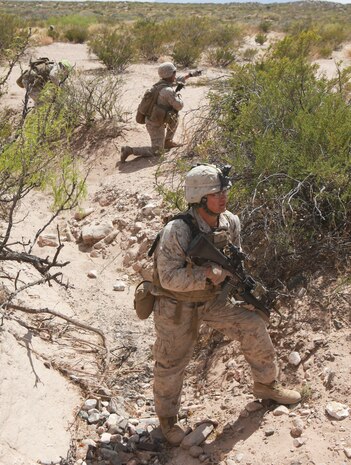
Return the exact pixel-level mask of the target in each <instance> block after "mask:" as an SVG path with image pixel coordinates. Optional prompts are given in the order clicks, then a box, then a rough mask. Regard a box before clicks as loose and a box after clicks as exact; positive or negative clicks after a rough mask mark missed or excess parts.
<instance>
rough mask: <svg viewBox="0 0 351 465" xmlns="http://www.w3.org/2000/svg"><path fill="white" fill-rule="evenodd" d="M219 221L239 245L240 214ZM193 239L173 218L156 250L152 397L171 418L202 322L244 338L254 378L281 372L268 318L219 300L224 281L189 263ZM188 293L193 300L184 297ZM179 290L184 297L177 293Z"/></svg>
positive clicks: (264, 380) (225, 215)
mask: <svg viewBox="0 0 351 465" xmlns="http://www.w3.org/2000/svg"><path fill="white" fill-rule="evenodd" d="M190 212H191V214H192V215H193V216H194V217H195V218H196V220H197V223H198V226H199V228H200V229H201V230H202V231H203V232H205V233H211V228H210V227H209V226H208V225H207V223H206V222H204V221H203V220H202V219H201V217H200V216H199V215H198V214H197V212H196V210H193V209H191V210H190ZM219 226H220V227H225V228H228V232H229V236H230V241H231V242H232V243H233V244H235V245H237V246H238V247H240V221H239V218H238V217H237V216H235V215H233V214H232V213H230V212H228V211H226V212H225V213H223V214H221V215H220V217H219ZM190 240H191V232H190V228H189V227H188V226H187V225H186V223H185V222H184V221H183V220H180V219H177V220H173V221H171V222H169V223H168V224H167V226H166V227H165V228H164V230H163V232H162V236H161V239H160V242H159V244H158V247H157V249H156V251H155V258H154V260H155V269H156V272H155V275H156V277H157V279H158V282H159V283H160V286H158V287H157V286H156V287H155V289H154V291H153V293H154V294H155V295H158V297H157V298H156V303H155V307H154V322H155V329H156V335H157V339H156V342H155V344H154V347H153V353H154V359H155V367H154V398H155V408H156V413H157V415H158V416H159V417H172V416H174V415H177V413H178V410H179V407H180V398H181V391H182V385H183V378H184V371H185V368H186V366H187V365H188V363H189V361H190V359H191V357H192V354H193V350H194V346H195V343H196V339H197V335H198V329H199V327H200V325H201V323H202V322H204V323H207V324H208V325H209V326H211V327H212V328H215V329H217V330H219V331H221V332H222V333H224V334H225V335H226V336H228V337H229V338H230V339H232V340H234V339H235V340H237V341H239V342H240V344H241V349H242V351H243V354H244V356H245V359H246V360H247V362H248V363H249V364H250V366H251V370H252V376H253V379H254V381H258V382H260V383H270V382H272V381H274V380H275V379H276V377H277V374H278V368H277V363H276V357H275V351H274V348H273V345H272V342H271V339H270V336H269V334H268V332H267V329H266V325H265V322H264V320H263V319H262V318H261V317H260V316H258V315H257V314H256V313H255V312H253V311H250V310H248V309H246V308H244V307H243V306H240V303H235V301H233V300H229V299H227V301H226V302H224V303H220V297H219V293H220V290H221V286H214V285H213V284H210V283H209V282H208V281H207V280H206V277H205V267H202V266H196V265H190V264H188V265H187V266H185V260H186V259H185V253H184V251H186V250H187V248H188V245H189V242H190ZM157 279H156V282H157ZM183 293H184V294H183ZM187 293H188V294H189V296H191V297H190V300H193V301H191V302H189V301H188V302H187V301H184V300H185V296H186V294H187ZM172 294H174V295H172ZM177 295H178V296H180V298H181V299H182V301H179V299H177V298H176V296H177ZM201 295H202V296H203V297H201ZM194 299H195V300H196V302H195V301H194Z"/></svg>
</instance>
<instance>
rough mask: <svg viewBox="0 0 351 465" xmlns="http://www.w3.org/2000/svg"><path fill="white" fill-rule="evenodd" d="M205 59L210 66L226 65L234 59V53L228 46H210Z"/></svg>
mask: <svg viewBox="0 0 351 465" xmlns="http://www.w3.org/2000/svg"><path fill="white" fill-rule="evenodd" d="M206 56H207V60H208V62H209V63H210V65H212V66H218V67H223V68H225V67H227V66H229V65H230V64H232V63H233V62H234V61H235V53H234V50H232V49H231V48H229V47H223V48H222V47H218V48H212V49H210V50H209V51H208V52H207V55H206Z"/></svg>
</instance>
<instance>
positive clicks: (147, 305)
mask: <svg viewBox="0 0 351 465" xmlns="http://www.w3.org/2000/svg"><path fill="white" fill-rule="evenodd" d="M172 220H183V221H184V222H185V223H186V224H187V225H188V226H189V228H190V231H191V237H192V239H193V238H194V237H195V236H196V235H197V234H198V233H199V232H200V230H199V227H198V226H197V223H196V220H195V218H194V217H193V216H192V215H190V213H186V212H185V213H179V214H178V215H175V216H173V217H172V218H170V219H169V220H168V221H167V223H168V222H169V221H172ZM160 234H161V233H160V232H159V233H158V234H157V236H156V238H155V240H154V242H153V244H152V246H151V248H150V250H149V252H148V256H149V257H151V256H152V255H153V253H154V251H155V249H156V247H157V244H158V242H159V240H160V237H161V236H160ZM151 289H152V282H151V281H147V280H146V281H145V280H144V281H141V282H140V283H139V284H138V286H137V287H136V289H135V292H134V309H135V311H136V313H137V316H138V318H139V319H140V320H146V319H147V318H148V317H149V316H150V315H151V313H152V311H153V309H154V303H155V296H154V295H153V294H151Z"/></svg>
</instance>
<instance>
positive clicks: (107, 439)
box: [100, 433, 112, 444]
mask: <svg viewBox="0 0 351 465" xmlns="http://www.w3.org/2000/svg"><path fill="white" fill-rule="evenodd" d="M111 436H112V434H110V433H102V435H101V438H100V441H101V442H103V443H104V444H109V443H110V441H111Z"/></svg>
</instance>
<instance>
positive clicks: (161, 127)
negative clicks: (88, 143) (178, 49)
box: [120, 62, 199, 163]
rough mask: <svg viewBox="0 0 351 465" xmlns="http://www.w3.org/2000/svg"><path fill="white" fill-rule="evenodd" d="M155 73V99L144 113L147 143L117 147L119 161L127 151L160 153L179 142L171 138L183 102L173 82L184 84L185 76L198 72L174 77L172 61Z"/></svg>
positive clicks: (176, 145) (163, 64)
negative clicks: (143, 145)
mask: <svg viewBox="0 0 351 465" xmlns="http://www.w3.org/2000/svg"><path fill="white" fill-rule="evenodd" d="M158 75H159V77H160V81H158V82H157V83H156V84H154V86H153V91H154V92H155V93H156V95H155V100H154V103H153V104H152V105H151V108H150V111H148V112H147V113H148V114H147V115H146V117H145V125H146V130H147V132H148V133H149V136H150V140H151V146H146V147H131V146H129V145H126V146H123V147H121V158H120V161H121V163H125V161H126V160H127V158H128V157H129V156H130V155H134V156H136V157H152V156H155V155H161V153H162V152H163V151H164V150H169V149H172V148H174V147H179V146H181V144H179V143H177V142H175V141H174V140H173V138H174V135H175V133H176V130H177V127H178V121H179V116H178V113H179V111H180V110H181V109H182V108H183V106H184V103H183V100H182V97H181V95H180V93H179V92H177V90H176V88H175V87H174V86H175V84H176V83H183V84H184V83H185V81H186V80H187V79H188V78H189V77H192V76H194V75H199V72H197V74H192V73H189V74H187V75H185V76H183V77H179V78H177V68H176V67H175V66H174V64H173V63H171V62H165V63H162V64H161V65H160V66H159V67H158Z"/></svg>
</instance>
